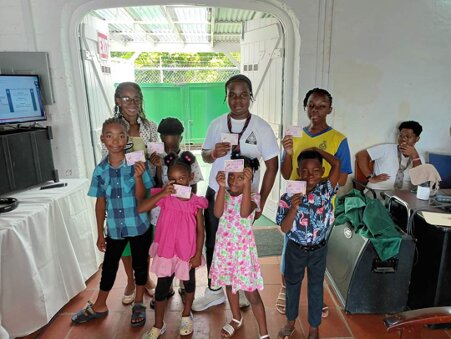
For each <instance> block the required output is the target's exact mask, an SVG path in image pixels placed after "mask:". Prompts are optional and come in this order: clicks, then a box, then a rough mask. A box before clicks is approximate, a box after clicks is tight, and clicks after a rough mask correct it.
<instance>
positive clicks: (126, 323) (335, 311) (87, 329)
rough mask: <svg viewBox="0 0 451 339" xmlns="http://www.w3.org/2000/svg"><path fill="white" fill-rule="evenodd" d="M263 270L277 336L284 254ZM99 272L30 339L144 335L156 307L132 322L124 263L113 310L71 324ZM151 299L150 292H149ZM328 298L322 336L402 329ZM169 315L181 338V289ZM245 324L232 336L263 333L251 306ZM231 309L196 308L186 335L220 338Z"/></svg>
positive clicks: (302, 331) (301, 324)
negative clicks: (124, 300)
mask: <svg viewBox="0 0 451 339" xmlns="http://www.w3.org/2000/svg"><path fill="white" fill-rule="evenodd" d="M260 262H261V265H262V273H263V278H264V281H265V289H264V290H263V292H262V298H263V302H264V304H265V307H266V315H267V321H268V327H269V330H270V335H271V338H277V332H278V330H279V329H280V327H281V326H282V325H283V324H284V321H285V319H284V316H282V315H281V314H279V313H278V312H277V310H276V309H275V300H276V297H277V295H278V292H279V288H280V274H279V262H280V258H279V257H267V258H261V259H260ZM99 278H100V274H99V273H96V274H95V275H94V276H93V277H92V278H91V279H89V281H88V282H87V288H86V290H84V291H82V292H81V293H80V294H78V295H77V296H76V297H74V298H73V299H72V300H71V301H70V302H69V303H68V304H67V305H66V306H65V307H64V308H63V309H61V311H60V312H59V313H58V314H57V315H56V316H55V317H54V319H53V320H52V321H51V322H50V323H49V325H48V326H47V327H44V328H43V329H41V330H40V331H38V332H36V333H34V334H33V335H30V336H27V337H26V338H27V339H31V338H40V339H60V338H65V339H69V338H70V339H76V338H99V339H100V338H102V339H109V338H116V339H126V338H140V337H141V335H142V334H143V333H144V332H145V331H147V330H148V329H150V328H151V326H152V325H153V322H154V311H153V310H152V309H148V310H147V323H146V325H145V326H144V327H143V328H138V329H136V328H132V327H130V314H131V310H130V307H128V306H123V305H122V304H121V296H122V293H123V289H124V287H125V283H126V279H125V273H124V270H123V268H122V267H121V268H120V269H119V272H118V277H117V279H116V283H115V286H114V288H113V290H112V291H111V293H110V296H109V299H108V306H109V310H110V313H109V315H108V316H107V317H106V318H105V319H102V320H94V321H92V322H89V323H87V324H84V325H78V326H74V325H71V320H70V318H71V316H72V315H73V314H74V313H75V312H76V311H78V310H79V309H80V308H82V307H83V306H84V304H85V303H86V300H88V299H92V300H94V299H95V297H96V293H97V290H98V283H99ZM197 282H198V288H197V291H196V294H202V293H203V290H204V288H205V285H206V269H205V268H203V269H200V270H198V272H197ZM145 301H146V303H147V302H148V301H149V297H148V296H146V299H145ZM325 301H326V303H327V304H328V305H329V308H330V312H329V316H328V317H327V318H324V319H323V322H322V324H321V327H320V336H321V338H359V339H372V338H374V339H381V338H387V339H389V338H399V337H400V336H399V334H398V333H393V334H388V333H386V331H385V328H384V325H383V321H382V319H383V316H382V315H348V314H346V313H344V312H343V311H342V309H341V307H340V305H339V304H338V301H337V298H336V296H335V295H334V294H333V292H332V291H331V289H330V288H329V286H328V285H327V284H326V285H325ZM306 304H307V302H306V293H305V289H303V290H302V297H301V305H300V312H301V313H300V315H301V316H300V319H298V321H297V323H296V332H295V333H294V334H293V336H292V338H293V339H296V338H306V333H307V332H308V324H307V321H306ZM168 305H169V307H168V310H167V312H166V317H165V321H166V323H167V324H168V331H167V332H166V333H165V334H164V336H162V339H169V338H170V339H172V338H179V337H180V336H179V335H178V325H179V321H180V310H181V305H182V304H181V300H180V297H179V296H178V294H176V295H175V296H174V297H173V298H171V301H170V303H169V304H168ZM243 316H244V326H243V327H242V328H241V329H240V330H239V331H237V333H236V334H235V335H234V336H233V338H236V339H253V338H258V330H257V326H256V322H255V320H254V317H253V315H252V311H251V310H250V309H249V310H246V311H244V312H243ZM230 318H231V313H230V310H229V307H228V305H227V304H226V305H220V306H216V307H213V308H211V309H209V310H208V311H205V312H201V313H195V315H194V322H195V323H194V333H193V334H192V335H190V336H187V337H184V338H195V339H204V338H219V332H220V329H221V327H222V326H223V325H224V324H225V322H226V321H228V320H230ZM422 338H428V339H442V338H443V339H449V338H451V331H444V330H440V331H438V330H429V329H424V330H423V331H422Z"/></svg>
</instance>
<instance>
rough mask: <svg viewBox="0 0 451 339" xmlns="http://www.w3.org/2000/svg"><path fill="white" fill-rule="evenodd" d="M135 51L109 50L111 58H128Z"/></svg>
mask: <svg viewBox="0 0 451 339" xmlns="http://www.w3.org/2000/svg"><path fill="white" fill-rule="evenodd" d="M133 54H135V52H111V57H112V58H121V59H126V60H128V59H130V58H131V57H132V56H133Z"/></svg>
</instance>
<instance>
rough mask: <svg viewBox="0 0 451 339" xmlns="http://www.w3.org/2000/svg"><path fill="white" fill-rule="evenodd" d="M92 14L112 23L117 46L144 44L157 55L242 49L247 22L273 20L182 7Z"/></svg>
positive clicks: (244, 13)
mask: <svg viewBox="0 0 451 339" xmlns="http://www.w3.org/2000/svg"><path fill="white" fill-rule="evenodd" d="M92 14H93V15H94V16H95V17H97V18H99V19H101V20H104V21H106V22H107V23H108V28H109V39H110V41H111V42H114V43H116V46H123V47H127V46H128V47H129V48H130V47H131V46H136V45H139V44H143V43H144V44H146V45H147V46H150V47H151V48H152V50H155V51H157V50H159V47H163V46H167V45H176V46H182V47H187V46H191V47H194V48H198V49H202V47H205V46H208V48H210V49H212V50H214V49H215V47H218V46H219V45H221V44H237V45H239V42H240V38H241V30H242V25H243V22H245V21H248V20H252V19H258V18H268V17H271V15H269V14H266V13H262V12H258V11H253V10H243V9H230V8H214V7H201V6H182V5H171V6H147V7H124V8H110V9H99V10H96V11H93V12H92ZM112 46H114V44H112ZM203 49H205V48H203Z"/></svg>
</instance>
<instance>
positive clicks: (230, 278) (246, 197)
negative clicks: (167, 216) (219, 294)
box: [210, 156, 269, 339]
mask: <svg viewBox="0 0 451 339" xmlns="http://www.w3.org/2000/svg"><path fill="white" fill-rule="evenodd" d="M235 159H243V160H244V171H243V172H231V173H229V175H228V179H227V183H228V188H227V189H226V174H225V173H224V172H223V171H220V172H218V174H217V176H216V181H217V182H218V184H219V190H218V193H217V197H216V200H215V206H214V213H215V216H216V217H217V218H220V219H219V226H218V231H217V233H216V243H215V249H214V253H213V262H212V265H211V269H210V279H211V285H212V287H213V288H215V289H217V288H220V287H222V286H226V292H227V298H228V300H229V304H230V308H231V311H232V320H231V321H230V323H228V324H226V325H225V326H224V327H223V328H222V330H221V337H222V338H228V337H231V336H232V335H233V334H234V333H235V331H237V330H238V329H239V328H240V327H241V326H242V325H243V318H242V316H241V312H240V306H239V296H238V293H237V292H238V291H239V290H243V291H244V292H245V294H246V297H247V299H248V300H249V302H250V304H251V306H252V311H253V313H254V316H255V318H256V320H257V323H258V328H259V332H260V338H262V339H263V338H269V336H268V329H267V327H266V314H265V306H264V305H263V302H262V300H261V297H260V293H259V292H258V291H259V290H262V289H263V279H262V276H261V273H260V265H259V263H258V256H257V247H256V245H255V238H254V233H253V232H252V223H253V221H254V215H255V212H256V211H259V205H260V195H259V194H258V193H251V183H252V177H253V172H254V171H255V170H257V169H258V165H259V163H258V160H257V159H253V160H250V159H249V158H247V157H244V156H237V157H235Z"/></svg>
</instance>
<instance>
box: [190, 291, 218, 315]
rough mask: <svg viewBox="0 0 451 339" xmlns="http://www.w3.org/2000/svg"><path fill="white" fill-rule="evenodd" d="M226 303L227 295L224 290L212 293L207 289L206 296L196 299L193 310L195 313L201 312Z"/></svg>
mask: <svg viewBox="0 0 451 339" xmlns="http://www.w3.org/2000/svg"><path fill="white" fill-rule="evenodd" d="M224 302H225V294H224V290H223V289H222V288H221V289H219V290H217V291H212V290H210V289H209V288H208V287H206V288H205V294H204V296H203V297H199V298H195V299H194V301H193V306H191V309H192V310H193V311H195V312H200V311H204V310H206V309H207V308H210V307H212V306H216V305H219V304H223V303H224Z"/></svg>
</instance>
